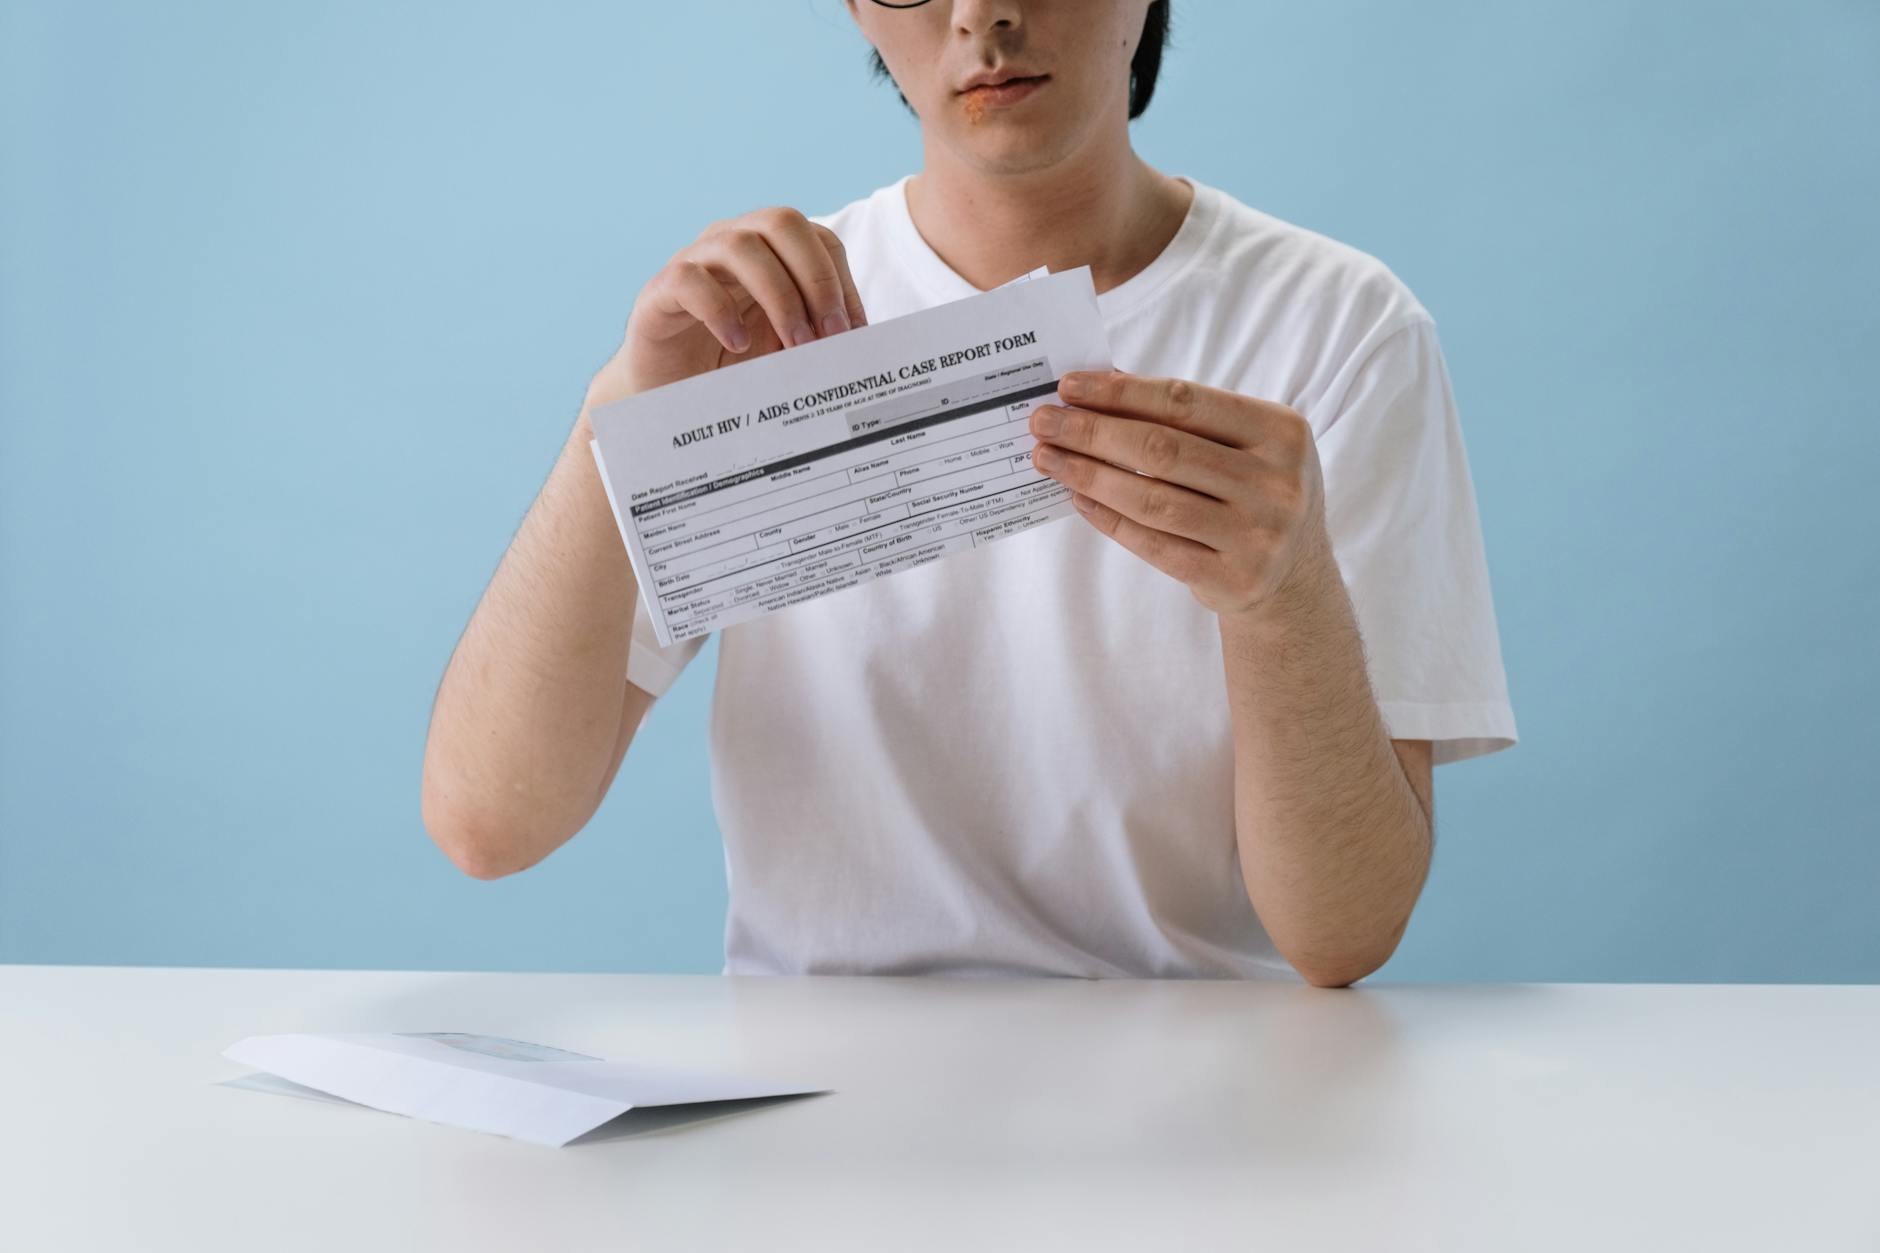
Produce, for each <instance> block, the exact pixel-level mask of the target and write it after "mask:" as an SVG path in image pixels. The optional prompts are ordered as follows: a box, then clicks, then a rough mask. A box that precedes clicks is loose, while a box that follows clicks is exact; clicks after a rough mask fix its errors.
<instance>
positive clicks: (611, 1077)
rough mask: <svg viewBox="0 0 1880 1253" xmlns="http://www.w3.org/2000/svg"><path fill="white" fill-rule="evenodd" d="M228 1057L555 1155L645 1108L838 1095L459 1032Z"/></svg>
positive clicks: (303, 1044)
mask: <svg viewBox="0 0 1880 1253" xmlns="http://www.w3.org/2000/svg"><path fill="white" fill-rule="evenodd" d="M222 1056H224V1057H227V1058H229V1059H231V1060H233V1061H238V1062H242V1063H244V1064H246V1065H249V1066H253V1067H255V1068H257V1069H259V1070H263V1071H266V1072H268V1073H269V1074H271V1075H276V1076H279V1077H280V1078H282V1079H286V1080H289V1081H291V1082H293V1083H296V1084H300V1085H302V1086H304V1087H307V1088H312V1089H315V1090H317V1091H319V1092H324V1093H327V1094H329V1095H331V1096H335V1097H339V1098H341V1099H343V1100H347V1101H353V1102H356V1103H358V1104H360V1105H369V1106H371V1107H372V1108H373V1109H379V1110H384V1111H386V1112H387V1113H392V1114H404V1115H406V1116H408V1117H411V1118H422V1119H424V1120H426V1121H427V1122H435V1123H443V1124H445V1125H447V1126H452V1127H463V1128H465V1129H467V1130H470V1131H486V1132H489V1133H491V1134H492V1135H500V1136H509V1137H512V1138H514V1139H517V1140H527V1141H529V1142H530V1143H533V1144H546V1145H551V1146H553V1147H556V1148H560V1147H561V1146H563V1145H565V1144H567V1143H568V1142H569V1141H570V1140H572V1139H574V1138H575V1137H576V1136H579V1135H581V1134H583V1133H584V1132H588V1131H592V1130H593V1129H594V1128H596V1127H598V1126H600V1125H601V1124H602V1123H604V1122H607V1121H608V1120H609V1119H612V1118H615V1117H618V1116H619V1115H621V1114H623V1113H625V1112H626V1111H627V1110H630V1109H636V1108H639V1107H642V1106H649V1105H681V1104H688V1103H692V1102H699V1101H728V1100H739V1099H744V1098H748V1097H759V1096H790V1095H797V1094H805V1093H812V1092H828V1091H832V1089H829V1088H814V1087H807V1086H805V1085H802V1084H797V1083H779V1082H775V1081H773V1080H767V1079H754V1078H749V1077H745V1076H738V1075H727V1074H714V1073H709V1072H705V1071H689V1070H676V1069H673V1068H671V1067H666V1066H636V1065H632V1064H630V1063H627V1062H610V1061H605V1060H603V1059H601V1058H598V1057H589V1056H587V1055H586V1054H583V1053H570V1052H567V1051H566V1050H563V1049H556V1048H550V1047H548V1046H547V1045H543V1044H531V1043H528V1042H526V1041H523V1040H506V1039H503V1038H501V1037H498V1036H487V1035H473V1034H467V1033H464V1032H457V1031H416V1032H414V1031H386V1032H335V1033H328V1034H302V1033H291V1034H287V1035H258V1036H249V1037H248V1038H247V1039H245V1040H240V1041H237V1042H236V1043H234V1044H232V1045H230V1046H229V1047H228V1048H226V1049H224V1050H222ZM251 1086H253V1085H251Z"/></svg>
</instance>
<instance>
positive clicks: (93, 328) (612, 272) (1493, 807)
mask: <svg viewBox="0 0 1880 1253" xmlns="http://www.w3.org/2000/svg"><path fill="white" fill-rule="evenodd" d="M527 10H528V11H527V12H525V6H522V5H519V4H510V5H496V4H488V3H474V2H467V0H453V2H451V3H442V2H437V0H432V2H427V3H418V2H416V0H414V2H413V3H403V4H396V5H387V4H381V3H363V2H360V0H353V2H350V3H336V4H326V5H318V6H315V5H255V4H238V3H234V2H233V0H222V2H219V3H207V2H204V3H192V4H182V5H150V4H132V3H98V2H91V3H77V2H75V0H30V2H26V3H21V0H0V13H3V14H4V17H0V143H3V144H4V147H3V148H0V161H3V163H4V164H3V165H0V960H6V961H15V962H78V963H140V964H141V963H149V964H167V965H253V966H265V965H284V966H364V967H411V968H488V969H566V970H673V971H716V970H717V969H718V967H719V964H720V960H721V948H720V943H721V926H722V910H723V905H724V882H723V862H722V853H721V848H720V845H719V843H718V836H717V833H716V830H715V828H714V826H713V822H712V818H711V814H710V808H709V798H708V796H707V792H706V764H705V749H704V740H703V735H704V726H705V717H704V714H705V702H706V698H707V696H708V695H709V690H710V683H709V680H710V673H709V671H710V666H709V660H710V654H709V653H708V654H707V655H706V657H705V658H704V659H702V661H701V662H700V663H699V664H696V665H695V666H694V667H693V668H692V669H691V670H690V671H689V672H688V673H687V674H686V676H685V677H684V678H683V679H682V680H681V682H680V684H679V685H678V686H677V687H676V688H675V689H674V691H673V693H672V694H671V695H670V696H669V697H668V699H666V700H665V701H662V702H661V704H660V705H659V707H658V708H657V709H656V711H655V713H654V716H653V717H652V720H651V722H650V723H649V725H648V728H647V729H646V730H645V731H644V732H643V734H642V735H641V738H640V741H639V742H638V743H637V744H636V745H635V747H634V750H633V752H632V754H631V755H630V756H629V758H628V760H627V763H626V766H625V768H624V770H623V772H622V774H621V776H620V779H619V781H618V782H617V784H616V786H615V788H614V794H613V795H612V796H611V797H610V799H609V800H608V802H607V804H606V805H605V806H604V807H603V808H602V810H601V812H600V814H599V816H598V817H597V818H596V820H595V821H594V823H593V824H592V825H591V826H590V827H589V829H588V830H587V831H586V832H584V833H583V834H582V835H581V836H580V838H578V839H577V840H575V841H574V842H573V843H571V844H569V845H568V846H567V847H565V848H563V849H562V850H561V851H560V852H558V853H557V854H555V855H554V856H553V857H552V858H550V859H549V860H548V861H547V862H545V863H543V864H542V865H540V866H539V867H537V868H535V869H533V870H531V871H529V872H528V873H526V874H523V875H520V876H516V877H513V878H511V879H507V880H501V881H497V882H491V883H484V882H478V881H475V880H472V879H469V878H466V877H464V876H463V875H461V874H460V873H458V872H457V871H456V870H455V869H454V868H453V867H452V866H450V864H449V863H448V862H447V861H446V860H445V859H444V858H443V857H442V855H441V854H439V853H438V852H437V851H436V850H435V849H434V848H433V846H432V845H431V843H430V842H429V840H428V838H427V837H426V836H425V834H424V832H423V830H422V828H421V826H420V825H419V822H418V804H417V795H418V777H419V763H420V759H421V753H422V747H423V739H424V732H425V725H426V720H427V717H428V713H429V707H430V700H431V696H432V693H433V690H434V686H435V684H436V682H437V679H438V676H439V674H440V673H441V670H442V667H443V664H444V662H445V659H446V658H447V656H448V654H449V652H450V649H451V646H452V645H453V643H454V642H455V640H456V637H457V633H458V631H459V630H460V629H461V628H462V626H463V623H464V622H465V620H466V618H467V617H468V615H469V612H470V610H471V608H472V606H473V605H474V603H475V600H476V597H477V595H478V594H479V592H480V590H481V588H482V586H483V584H484V582H485V580H486V579H487V577H488V576H489V574H490V572H491V570H492V569H493V567H494V565H495V563H496V561H497V558H498V557H499V555H500V554H501V552H502V550H503V547H504V545H505V544H506V542H507V541H508V539H509V536H510V534H511V532H512V530H513V528H514V527H515V525H516V523H517V522H518V520H519V519H520V517H521V516H522V513H523V511H524V510H525V509H526V508H527V506H528V504H529V502H530V500H531V499H532V497H533V494H534V492H535V489H536V488H537V486H539V484H540V482H541V480H542V478H543V476H544V475H545V474H546V472H547V470H548V468H549V465H550V463H551V462H552V460H553V458H554V456H555V453H556V451H557V449H558V448H559V446H560V444H561V441H562V439H563V438H564V436H565V434H566V432H567V429H568V425H569V423H570V422H571V421H572V419H573V416H574V414H575V411H576V409H577V407H578V405H579V403H580V400H581V395H582V391H583V388H584V386H585V384H586V381H587V378H588V376H589V375H590V374H591V373H592V371H593V370H594V369H595V368H596V367H598V366H599V365H600V363H601V362H602V361H603V360H604V359H605V358H606V356H607V355H608V354H609V352H611V350H612V348H613V346H614V344H615V343H616V341H617V339H618V336H619V333H620V330H621V327H622V325H623V323H624V320H625V317H626V314H627V311H628V308H629V307H630V305H631V303H632V300H633V296H634V293H635V292H636V290H637V289H638V287H639V285H640V284H641V283H642V282H643V281H644V280H645V279H646V278H647V277H648V276H649V275H650V274H651V273H652V272H653V271H654V270H655V269H656V268H657V267H658V266H659V265H660V264H661V263H662V262H663V261H664V259H665V258H666V257H667V256H668V255H670V254H671V253H672V252H673V251H674V250H676V249H677V248H678V247H680V246H681V245H683V244H684V243H686V242H688V241H689V240H690V239H691V238H692V237H693V235H694V234H696V232H697V231H698V229H699V228H700V227H701V226H702V225H704V223H706V222H707V221H710V220H712V219H714V218H718V217H722V216H726V215H728V214H730V213H734V212H739V211H742V210H743V209H746V208H752V207H756V206H757V205H760V204H767V203H788V204H794V205H797V206H799V207H801V208H803V209H805V210H806V211H809V212H821V211H824V210H827V209H830V208H834V207H836V206H837V205H840V204H842V203H844V202H846V201H847V200H849V199H852V198H854V197H856V196H858V195H862V194H864V193H866V192H867V191H869V190H871V189H872V188H874V187H876V186H878V185H879V184H881V183H883V182H886V181H889V180H890V179H892V178H894V177H897V176H898V175H900V174H901V173H903V172H905V171H907V170H909V169H912V168H915V166H916V165H917V163H918V161H919V149H918V144H917V131H916V130H915V127H914V124H913V122H912V120H911V119H910V118H908V117H907V116H906V115H905V114H904V113H903V112H902V111H901V107H900V104H899V102H898V101H896V100H895V98H894V96H893V94H892V92H891V90H890V89H889V88H888V87H887V86H886V85H884V84H874V83H871V82H870V81H869V80H868V77H867V74H866V72H865V69H864V65H865V62H864V55H865V48H864V45H863V44H862V42H861V40H860V38H859V36H858V35H857V34H856V33H855V32H854V30H853V29H852V26H851V24H850V23H849V21H848V18H847V16H846V14H845V13H844V12H843V10H842V7H841V5H840V4H839V3H838V0H796V2H793V3H782V2H781V0H724V2H722V3H719V4H716V5H713V6H710V12H711V14H712V15H713V16H712V18H711V19H710V20H708V19H707V17H706V15H705V8H704V6H696V5H675V4H664V5H646V4H638V3H632V4H629V3H621V2H620V0H610V2H608V3H565V4H557V5H549V6H527ZM718 15H725V16H728V17H731V18H733V19H734V20H719V19H718ZM1176 21H1177V29H1176V37H1175V43H1174V47H1173V49H1172V51H1171V54H1170V57H1169V60H1168V62H1167V69H1166V79H1165V82H1164V85H1163V86H1162V87H1161V88H1160V90H1159V91H1158V94H1157V97H1156V101H1155V104H1154V107H1153V108H1152V109H1151V110H1150V112H1149V114H1148V116H1147V117H1146V118H1144V119H1143V121H1142V122H1140V123H1138V124H1137V129H1136V140H1137V144H1138V147H1139V148H1140V150H1141V151H1142V152H1143V153H1144V154H1145V156H1146V157H1147V158H1148V159H1149V160H1150V161H1151V162H1152V163H1154V164H1156V165H1157V166H1158V167H1160V168H1162V169H1164V170H1166V171H1169V172H1175V173H1188V174H1192V175H1195V176H1197V177H1200V178H1203V179H1205V180H1208V181H1211V182H1214V183H1217V184H1219V185H1221V186H1223V187H1225V188H1227V189H1228V190H1230V191H1232V192H1233V193H1234V194H1236V195H1238V196H1240V197H1241V198H1242V199H1244V200H1246V201H1248V202H1249V203H1252V204H1254V205H1257V206H1259V207H1261V208H1264V209H1266V210H1268V211H1269V212H1272V213H1276V214H1278V215H1280V216H1282V217H1286V218H1289V219H1292V220H1294V221H1297V222H1300V223H1302V224H1305V225H1308V226H1311V227H1313V228H1315V229H1318V230H1322V231H1325V232H1327V233H1329V234H1332V235H1334V236H1337V237H1340V238H1343V239H1346V240H1348V241H1350V242H1352V243H1354V244H1356V245H1358V246H1360V247H1362V248H1365V249H1366V250H1368V251H1371V252H1374V253H1376V254H1377V255H1379V256H1381V257H1383V258H1384V259H1385V260H1386V261H1387V262H1389V263H1390V264H1391V265H1392V266H1393V267H1394V268H1395V269H1396V270H1397V271H1398V273H1400V274H1401V275H1402V276H1403V277H1404V278H1405V279H1406V280H1407V281H1408V282H1409V283H1410V284H1411V286H1412V287H1413V288H1414V289H1415V290H1416V291H1417V293H1418V294H1419V295H1420V296H1421V297H1422V299H1423V301H1424V303H1425V304H1427V305H1428V307H1429V308H1430V309H1431V310H1432V311H1433V312H1434V313H1435V315H1436V317H1437V320H1438V322H1439V324H1440V326H1441V328H1442V332H1443V337H1444V344H1445V347H1446V350H1447V352H1448V355H1449V360H1450V365H1451V369H1452V372H1453V374H1454V377H1455V381H1456V387H1457V391H1458V395H1459V399H1460V403H1461V406H1462V414H1463V422H1464V427H1465V430H1466V432H1467V435H1468V438H1469V446H1470V452H1471V456H1472V459H1473V463H1474V467H1475V474H1476V480H1477V484H1478V490H1479V495H1480V502H1481V509H1482V515H1483V520H1484V525H1485V528H1486V534H1487V538H1488V547H1489V557H1490V562H1491V567H1492V572H1493V577H1494V582H1495V592H1496V599H1497V604H1498V607H1499V611H1500V615H1501V623H1502V631H1503V644H1504V648H1505V651H1506V656H1507V662H1508V667H1509V673H1510V683H1511V687H1512V690H1513V695H1514V700H1515V708H1516V713H1517V716H1518V718H1519V720H1520V724H1521V730H1522V734H1523V737H1524V738H1523V742H1522V744H1521V745H1520V746H1519V747H1518V748H1516V749H1515V750H1513V751H1511V752H1508V753H1504V754H1502V755H1500V756H1497V757H1493V758H1490V759H1487V760H1485V761H1481V762H1475V763H1464V764H1459V765H1456V766H1451V767H1445V768H1443V769H1442V770H1441V771H1440V772H1439V773H1438V776H1437V778H1438V804H1439V810H1440V820H1441V836H1440V841H1439V850H1438V855H1437V865H1436V871H1435V875H1434V878H1433V880H1432V882H1431V885H1430V888H1429V890H1428V892H1427V894H1426V896H1425V899H1424V902H1423V904H1422V906H1421V908H1420V911H1419V914H1418V916H1417V918H1416V921H1415V923H1414V925H1413V927H1412V929H1411V932H1410V934H1409V936H1408V938H1407V939H1406V941H1405V943H1404V946H1403V948H1402V950H1401V951H1400V953H1399V955H1398V957H1397V959H1396V960H1395V961H1394V962H1393V963H1392V964H1391V966H1390V967H1389V968H1388V970H1387V974H1388V975H1389V976H1392V977H1401V978H1420V979H1421V978H1442V979H1587V980H1596V979H1622V980H1659V979H1674V980H1682V979H1694V980H1716V979H1741V980H1808V981H1852V980H1859V981H1871V980H1876V979H1880V924H1877V923H1876V913H1877V912H1880V910H1877V908H1876V906H1877V900H1876V898H1877V896H1880V839H1876V833H1877V832H1880V820H1876V818H1875V815H1874V800H1873V797H1874V793H1873V790H1872V785H1871V783H1870V782H1867V783H1863V777H1866V778H1868V779H1871V777H1872V773H1873V772H1872V759H1873V757H1874V756H1875V752H1876V749H1877V748H1880V716H1877V715H1876V710H1880V661H1876V648H1875V637H1876V622H1877V621H1880V613H1877V612H1876V610H1880V604H1877V596H1880V556H1877V554H1880V544H1877V543H1876V538H1875V536H1876V532H1877V531H1880V508H1876V505H1875V497H1874V494H1873V490H1872V484H1873V481H1874V479H1875V476H1876V472H1880V442H1877V441H1876V436H1875V430H1876V423H1875V418H1876V413H1875V409H1876V402H1875V401H1874V399H1873V394H1874V393H1873V388H1874V383H1875V371H1874V367H1873V363H1874V362H1875V361H1876V360H1877V359H1880V353H1877V351H1876V344H1880V319H1877V318H1876V315H1875V292H1876V290H1880V248H1876V244H1875V231H1874V226H1875V220H1876V218H1875V214H1876V209H1875V206H1876V204H1880V176H1877V173H1880V172H1877V164H1880V163H1877V161H1876V151H1877V150H1880V146H1877V145H1876V143H1875V139H1874V137H1875V136H1876V135H1880V73H1876V70H1875V67H1876V66H1877V65H1880V6H1876V5H1874V4H1872V3H1867V2H1864V0H1840V2H1832V0H1812V2H1807V3H1783V4H1778V3H1775V2H1774V0H1767V2H1765V3H1756V4H1751V3H1702V4H1699V3H1694V2H1686V3H1683V4H1675V3H1663V4H1650V5H1645V4H1638V3H1633V2H1630V0H1595V2H1589V0H1573V2H1572V3H1565V2H1562V0H1552V2H1549V3H1535V4H1523V5H1502V4H1492V3H1459V2H1456V0H1449V2H1430V3H1419V4H1414V5H1408V4H1402V3H1398V2H1396V0H1367V2H1364V3H1359V2H1356V0H1350V2H1345V0H1339V2H1333V0H1325V2H1320V0H1314V2H1313V3H1287V4H1278V3H1269V2H1261V3H1253V4H1242V3H1228V2H1226V0H1212V2H1210V0H1180V2H1179V3H1177V5H1176Z"/></svg>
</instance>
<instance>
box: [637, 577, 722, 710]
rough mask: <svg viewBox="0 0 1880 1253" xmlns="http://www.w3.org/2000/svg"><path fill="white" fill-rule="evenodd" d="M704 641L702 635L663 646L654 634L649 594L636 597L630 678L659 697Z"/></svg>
mask: <svg viewBox="0 0 1880 1253" xmlns="http://www.w3.org/2000/svg"><path fill="white" fill-rule="evenodd" d="M704 645H705V637H704V636H703V635H695V636H693V637H692V638H691V639H689V640H675V641H674V642H673V643H672V644H671V646H669V647H666V648H661V647H660V644H659V637H658V636H656V635H654V634H653V617H652V615H651V614H650V613H648V612H647V609H646V594H645V593H644V592H642V593H639V594H638V595H636V596H635V597H634V598H633V638H632V640H631V642H629V643H628V645H627V682H629V683H631V684H633V685H634V686H635V687H637V688H639V689H641V690H642V691H644V692H646V693H647V694H648V695H649V696H652V697H654V698H658V697H661V696H664V695H665V694H666V689H667V688H669V687H671V686H672V683H673V680H674V679H677V678H678V677H679V672H680V671H681V670H684V669H685V667H686V664H687V663H688V662H690V661H691V660H692V658H694V657H696V656H697V655H698V650H699V649H700V648H702V647H704Z"/></svg>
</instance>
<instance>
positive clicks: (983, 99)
mask: <svg viewBox="0 0 1880 1253" xmlns="http://www.w3.org/2000/svg"><path fill="white" fill-rule="evenodd" d="M1050 78H1051V76H1050V75H1049V74H1033V75H1029V76H1026V77H1020V78H1008V79H1006V80H1005V81H1004V82H1002V83H997V84H981V85H980V86H977V87H968V88H967V89H966V90H965V91H962V92H961V93H960V95H962V96H964V97H965V98H966V99H968V100H976V101H978V102H980V103H981V104H1010V103H1012V102H1013V101H1016V100H1023V99H1024V98H1025V97H1026V96H1029V95H1030V94H1031V93H1032V92H1034V91H1036V90H1037V89H1038V88H1039V87H1041V86H1043V85H1044V84H1045V83H1046V82H1048V81H1050Z"/></svg>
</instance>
